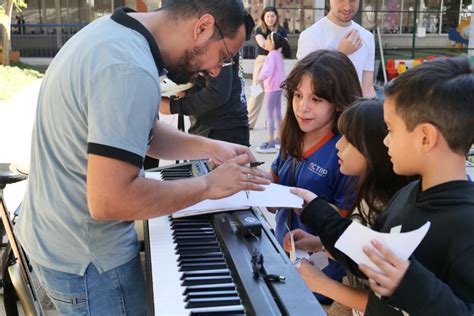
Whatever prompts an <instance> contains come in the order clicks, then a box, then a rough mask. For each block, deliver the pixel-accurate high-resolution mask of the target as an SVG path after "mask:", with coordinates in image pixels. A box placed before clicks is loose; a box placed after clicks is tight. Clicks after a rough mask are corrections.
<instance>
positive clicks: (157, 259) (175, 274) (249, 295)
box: [144, 161, 325, 315]
mask: <svg viewBox="0 0 474 316" xmlns="http://www.w3.org/2000/svg"><path fill="white" fill-rule="evenodd" d="M208 167H209V166H208V165H207V164H206V162H203V161H197V162H190V163H184V164H178V165H173V166H170V167H165V168H157V169H156V170H153V169H152V170H153V171H156V172H160V173H161V174H162V176H163V177H164V178H168V179H177V178H178V176H176V175H177V174H178V173H182V174H184V173H187V175H189V174H192V176H200V175H203V174H205V173H207V172H209V169H208ZM168 169H171V171H170V170H168ZM206 169H207V170H206ZM152 170H147V171H152ZM178 170H179V172H178ZM186 170H187V171H186ZM171 175H174V176H171ZM185 177H189V176H185ZM248 211H249V209H245V210H239V211H232V212H222V213H214V214H207V215H200V216H193V217H186V218H179V219H172V218H171V217H170V216H163V217H159V218H154V219H151V220H148V221H145V222H144V231H145V238H144V239H145V261H146V275H147V305H148V306H147V310H148V315H325V312H324V311H323V309H322V308H321V306H320V305H319V303H318V301H317V300H316V299H315V297H314V295H313V294H312V293H311V292H310V291H309V289H308V288H307V286H306V284H305V283H304V281H303V280H302V279H301V277H300V276H299V274H298V272H297V271H296V269H295V268H294V266H293V265H292V264H291V262H290V261H289V259H288V257H287V255H286V254H285V252H284V251H283V249H282V248H281V246H280V245H279V244H278V242H277V241H276V239H275V237H274V236H273V232H272V230H271V229H270V227H269V225H268V224H267V222H266V220H265V219H264V218H263V216H261V215H260V214H261V212H260V210H259V209H250V211H251V212H252V213H251V214H253V217H254V218H253V219H252V220H253V221H254V220H256V221H257V222H259V223H260V224H261V229H260V230H259V235H257V234H249V235H244V234H242V233H241V231H239V229H238V227H237V220H236V219H237V218H238V215H239V214H242V212H248Z"/></svg>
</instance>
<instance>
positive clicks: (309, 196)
mask: <svg viewBox="0 0 474 316" xmlns="http://www.w3.org/2000/svg"><path fill="white" fill-rule="evenodd" d="M290 192H291V193H293V194H296V195H298V196H299V197H301V198H302V199H303V200H304V206H306V204H308V203H309V202H311V201H312V200H314V199H315V198H317V197H318V196H317V195H316V194H314V193H313V192H311V191H309V190H306V189H301V188H291V189H290ZM300 213H301V212H300Z"/></svg>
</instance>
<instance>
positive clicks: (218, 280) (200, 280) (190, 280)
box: [181, 275, 232, 286]
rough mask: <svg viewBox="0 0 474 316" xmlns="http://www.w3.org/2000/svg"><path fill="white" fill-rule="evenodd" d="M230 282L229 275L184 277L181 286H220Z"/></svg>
mask: <svg viewBox="0 0 474 316" xmlns="http://www.w3.org/2000/svg"><path fill="white" fill-rule="evenodd" d="M229 282H232V277H231V276H230V275H217V276H199V277H185V278H184V279H183V281H182V282H181V285H182V286H188V285H200V284H222V283H229Z"/></svg>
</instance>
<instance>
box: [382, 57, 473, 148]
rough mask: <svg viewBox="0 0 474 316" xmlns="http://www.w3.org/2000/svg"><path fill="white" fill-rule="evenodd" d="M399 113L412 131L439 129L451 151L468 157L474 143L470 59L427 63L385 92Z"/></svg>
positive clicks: (395, 80)
mask: <svg viewBox="0 0 474 316" xmlns="http://www.w3.org/2000/svg"><path fill="white" fill-rule="evenodd" d="M384 93H385V96H386V97H388V98H393V100H394V103H395V110H396V113H397V114H398V115H399V116H400V117H401V118H402V119H403V121H404V122H405V124H406V126H407V129H408V130H409V131H412V130H413V129H414V128H415V127H416V126H417V125H418V124H422V123H430V124H433V125H434V126H436V127H437V128H438V129H439V130H440V132H441V134H442V135H443V137H444V138H445V140H446V142H447V143H448V145H449V148H450V149H451V150H452V151H454V152H457V153H460V154H466V153H467V151H468V150H469V148H470V147H471V146H472V144H473V142H474V128H473V127H474V71H473V68H472V66H471V64H470V63H469V60H468V58H467V57H466V56H458V57H453V58H441V59H436V60H433V61H428V62H424V63H423V64H421V65H418V66H416V67H414V68H412V69H410V70H408V71H407V72H405V73H403V74H401V75H400V76H398V77H397V78H395V79H394V80H392V81H391V82H389V83H388V84H387V85H386V86H385V88H384Z"/></svg>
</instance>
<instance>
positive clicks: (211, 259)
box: [178, 256, 225, 266]
mask: <svg viewBox="0 0 474 316" xmlns="http://www.w3.org/2000/svg"><path fill="white" fill-rule="evenodd" d="M223 261H224V262H225V259H224V257H223V256H222V257H217V258H214V257H208V258H206V257H201V258H182V259H180V260H179V261H178V265H179V266H181V265H183V264H187V263H209V262H223Z"/></svg>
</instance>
